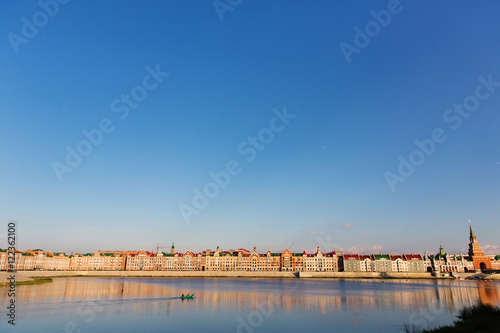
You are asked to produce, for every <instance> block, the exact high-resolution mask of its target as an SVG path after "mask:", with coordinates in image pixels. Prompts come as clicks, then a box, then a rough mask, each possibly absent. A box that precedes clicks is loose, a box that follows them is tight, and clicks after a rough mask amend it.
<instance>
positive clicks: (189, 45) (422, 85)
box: [0, 0, 500, 253]
mask: <svg viewBox="0 0 500 333" xmlns="http://www.w3.org/2000/svg"><path fill="white" fill-rule="evenodd" d="M223 2H224V3H225V1H223ZM388 3H389V2H388V1H370V2H354V1H343V2H341V1H338V2H337V1H335V2H334V1H315V2H314V3H311V2H306V1H242V2H241V4H239V5H237V6H235V7H232V8H231V9H232V11H229V10H228V11H225V12H224V13H222V14H221V15H222V17H223V20H221V19H220V17H219V14H218V13H217V11H216V9H215V8H214V6H213V3H212V1H146V2H139V1H136V2H133V1H108V2H101V1H90V2H89V1H75V0H73V1H70V2H69V3H67V4H64V5H59V8H58V11H57V13H55V14H54V11H55V9H54V7H49V11H50V10H52V14H53V17H49V16H48V15H45V18H47V20H46V21H47V22H44V21H43V20H44V14H37V13H38V12H40V11H41V10H42V8H41V7H40V5H39V4H38V3H37V2H36V1H13V0H9V1H2V2H1V3H0V32H1V36H2V39H1V47H0V62H1V64H2V70H1V72H0V73H1V74H0V115H1V120H0V154H1V155H0V221H4V222H2V223H3V224H4V225H5V226H4V227H2V228H3V230H1V229H0V234H1V233H5V232H6V228H7V227H6V223H7V221H8V220H16V221H18V225H19V227H18V240H19V241H18V246H19V247H20V248H21V249H27V248H43V249H46V250H52V251H67V252H72V251H74V252H91V251H97V250H103V249H110V250H114V249H121V250H126V249H138V250H139V249H142V248H144V249H152V248H153V246H155V245H156V243H157V242H158V243H160V245H167V246H169V245H170V244H171V243H172V242H175V244H176V247H177V248H178V249H179V250H183V251H184V250H187V249H192V250H195V251H199V250H203V249H207V248H212V249H214V248H215V247H216V246H217V245H220V246H221V248H223V249H229V248H238V247H245V248H251V247H253V246H254V245H256V246H257V247H258V249H259V250H261V251H265V250H267V249H271V250H278V249H283V248H285V247H288V246H289V245H290V244H291V243H294V245H293V250H297V251H298V250H302V249H307V250H308V251H309V250H311V249H313V248H315V247H316V246H318V245H321V246H322V247H323V244H330V245H331V246H332V247H333V248H335V249H344V250H346V251H360V252H371V251H372V250H374V251H376V252H390V253H392V252H418V251H421V252H424V251H437V249H438V247H439V245H440V244H442V245H443V246H444V247H445V249H446V250H448V251H449V252H459V251H466V247H467V243H468V224H467V223H468V220H469V219H471V220H472V223H473V226H474V229H475V231H476V234H477V236H478V239H479V241H480V243H481V244H482V245H483V246H486V245H488V250H489V251H490V252H491V251H493V252H497V253H500V248H497V249H496V250H495V248H494V247H495V246H500V241H499V237H498V236H499V235H500V223H499V222H500V221H499V219H500V202H499V194H500V145H499V139H500V87H493V88H491V87H490V88H491V89H492V90H494V89H498V90H496V91H493V92H490V94H489V97H488V98H486V99H484V100H481V101H480V103H479V106H478V108H477V110H476V111H474V112H471V113H470V116H469V117H468V118H466V119H465V118H463V119H462V123H461V126H460V127H459V128H457V129H453V127H452V125H455V124H456V123H455V121H453V122H450V121H448V122H447V121H445V120H444V118H443V115H444V114H445V113H446V110H447V109H449V108H452V107H453V104H455V103H463V102H464V99H466V98H467V97H468V96H472V95H474V94H475V89H476V87H477V86H478V84H480V81H478V77H479V76H483V77H484V78H485V79H487V78H488V75H490V74H491V75H492V80H493V81H495V82H499V81H500V66H499V59H500V40H499V38H498V36H499V33H500V20H498V12H499V11H500V4H499V3H497V2H494V1H479V2H478V1H460V2H459V3H457V2H453V1H444V2H439V3H436V2H431V1H412V2H410V1H407V0H402V1H401V3H400V6H399V7H398V13H396V14H391V21H390V22H389V23H388V24H385V25H386V26H385V27H380V31H375V32H373V31H372V32H371V34H372V35H374V36H373V37H371V38H370V42H369V44H368V45H366V46H365V47H362V48H358V52H357V53H353V54H351V56H350V60H351V62H350V63H348V62H347V61H346V57H345V56H344V54H343V52H342V49H341V47H340V45H341V43H347V44H350V45H352V46H353V47H354V46H355V44H354V38H355V35H356V31H355V29H354V28H355V27H360V29H361V30H364V29H365V25H366V24H367V23H369V22H370V21H373V20H374V17H373V16H372V15H371V14H370V12H371V11H372V10H374V11H376V12H379V11H380V10H385V9H387V7H388ZM34 16H35V17H34ZM23 17H26V20H27V21H28V23H29V24H32V23H33V20H34V19H35V20H38V21H37V22H38V24H39V25H41V27H39V28H38V31H37V32H36V33H33V31H30V30H29V27H28V28H27V27H25V28H24V30H25V31H24V33H25V34H26V33H27V34H28V37H29V38H25V37H23V25H25V24H26V23H25V22H26V21H23ZM44 23H46V24H44ZM369 26H370V25H369ZM372 27H373V24H372ZM9 33H12V34H10V35H9ZM30 33H31V35H30ZM13 34H15V35H16V36H18V37H19V38H25V39H24V40H23V42H19V40H21V39H19V38H18V39H15V40H16V41H17V44H16V42H12V40H13V39H12V38H13V37H12V36H13ZM9 36H10V37H9ZM16 38H17V37H16ZM358 42H359V41H358ZM365 42H366V41H365ZM13 45H14V46H13ZM344 45H345V44H344ZM16 48H17V53H16V52H15V51H16ZM147 66H149V67H150V68H151V69H152V70H154V69H156V67H157V66H159V69H160V71H161V72H168V73H169V75H168V76H166V77H163V78H160V80H162V82H160V83H159V84H158V85H157V87H156V88H155V89H153V90H150V91H147V97H146V98H145V99H144V100H143V101H140V102H139V103H138V105H137V106H136V107H135V108H133V109H132V108H129V111H130V112H129V114H128V116H127V117H126V118H124V119H120V115H122V113H120V112H118V113H116V112H113V108H112V107H111V104H112V103H113V102H114V101H115V100H116V99H120V98H121V96H122V94H124V95H127V94H131V91H132V90H133V89H134V87H136V86H142V84H143V78H144V77H145V76H146V75H147V74H148V71H147V70H146V67H147ZM147 82H148V83H149V84H150V85H152V84H153V83H155V82H156V81H154V80H153V79H150V80H149V81H147ZM140 89H142V88H139V90H137V89H136V93H138V91H139V92H140ZM481 89H482V90H481V91H482V93H483V94H484V93H486V92H488V90H487V88H485V87H483V88H481ZM137 96H139V95H137ZM118 102H119V104H117V105H115V107H117V106H121V107H124V106H125V105H126V104H125V102H121V101H120V100H118ZM284 107H286V109H287V111H288V113H290V114H293V115H295V116H296V117H295V118H294V119H293V120H290V121H289V124H288V125H286V126H285V127H284V129H283V130H282V131H281V132H279V133H275V134H274V139H273V140H271V141H270V142H269V143H268V144H266V145H265V149H263V150H262V151H259V152H258V154H257V155H256V157H255V159H254V160H253V161H251V162H248V161H247V158H248V156H249V155H242V154H240V153H239V152H238V146H239V145H240V144H241V143H242V142H244V141H246V140H248V139H247V138H248V136H255V135H257V134H258V133H259V132H260V131H262V130H263V129H264V128H266V127H269V123H270V121H271V119H272V118H273V117H274V116H275V114H274V113H273V109H275V108H276V109H277V110H280V111H281V110H283V108H284ZM115 111H116V110H115ZM454 116H455V117H456V116H457V114H455V113H454ZM106 118H107V119H109V120H110V121H111V122H112V126H114V127H113V128H114V130H113V131H112V132H111V133H108V134H104V135H103V139H102V143H101V144H98V145H97V146H94V147H93V148H92V152H91V153H90V154H89V155H88V156H85V157H83V158H82V162H81V163H80V164H79V165H78V166H77V167H75V168H74V170H73V171H72V172H71V173H65V174H64V175H62V181H59V180H58V177H57V176H56V174H55V172H54V169H53V163H54V161H56V162H58V163H61V164H64V163H65V159H66V154H67V151H66V147H67V146H69V147H71V148H72V149H76V147H77V145H78V143H79V142H80V141H82V140H85V136H84V135H83V134H82V131H83V130H91V129H94V128H98V127H99V124H100V122H101V120H102V119H106ZM435 128H441V129H442V130H443V131H444V134H445V135H446V136H447V140H446V141H445V142H443V143H440V144H436V148H435V151H434V152H433V153H432V154H430V156H428V157H425V160H424V162H423V163H422V164H421V165H420V166H417V167H415V170H414V171H413V173H412V174H411V175H410V176H408V177H406V180H405V181H404V182H398V183H396V185H395V190H394V191H391V189H390V186H388V183H387V181H386V178H385V176H384V174H385V173H386V172H387V171H389V172H392V173H394V174H397V172H398V171H397V170H398V165H399V163H400V162H399V160H398V157H399V156H400V155H401V156H403V157H405V158H408V157H409V155H410V154H411V152H412V151H413V150H415V149H417V148H418V147H417V146H416V145H415V143H414V140H416V139H418V140H423V139H428V138H430V137H431V133H432V131H433V130H434V129H435ZM266 133H268V132H266ZM248 147H249V146H247V148H248ZM231 160H235V161H237V162H238V163H239V166H240V168H241V172H240V173H239V174H238V175H234V176H232V177H231V181H230V183H229V185H228V186H227V187H225V188H223V189H221V190H220V193H219V194H218V195H217V196H216V197H215V198H212V199H210V203H209V204H208V206H207V207H206V208H203V209H201V210H199V214H198V215H192V216H191V218H190V220H191V223H189V224H187V223H185V221H184V219H183V217H182V215H181V213H180V210H179V205H180V204H186V205H191V206H192V200H193V196H194V194H193V188H198V189H203V187H204V185H205V184H207V183H208V182H210V181H211V178H210V176H209V172H210V171H219V170H223V169H225V168H226V163H227V162H228V161H231ZM2 241H3V242H4V241H5V239H2ZM0 246H1V247H4V246H5V243H3V244H2V245H0ZM324 250H330V249H324Z"/></svg>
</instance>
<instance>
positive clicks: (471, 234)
mask: <svg viewBox="0 0 500 333" xmlns="http://www.w3.org/2000/svg"><path fill="white" fill-rule="evenodd" d="M469 228H470V236H469V240H470V242H471V243H476V242H477V238H476V235H475V234H474V230H472V224H471V223H470V220H469Z"/></svg>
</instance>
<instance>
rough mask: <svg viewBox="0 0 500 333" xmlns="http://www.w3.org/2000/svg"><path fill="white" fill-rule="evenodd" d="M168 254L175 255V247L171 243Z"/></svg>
mask: <svg viewBox="0 0 500 333" xmlns="http://www.w3.org/2000/svg"><path fill="white" fill-rule="evenodd" d="M170 254H172V255H173V254H175V246H174V243H172V249H171V250H170Z"/></svg>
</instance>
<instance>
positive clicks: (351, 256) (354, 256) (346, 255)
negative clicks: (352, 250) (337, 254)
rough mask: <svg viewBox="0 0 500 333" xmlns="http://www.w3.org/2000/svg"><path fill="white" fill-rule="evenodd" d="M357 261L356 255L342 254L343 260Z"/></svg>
mask: <svg viewBox="0 0 500 333" xmlns="http://www.w3.org/2000/svg"><path fill="white" fill-rule="evenodd" d="M350 258H352V259H359V255H357V254H344V259H350Z"/></svg>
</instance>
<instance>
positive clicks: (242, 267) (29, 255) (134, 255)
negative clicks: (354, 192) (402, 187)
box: [0, 226, 500, 273]
mask: <svg viewBox="0 0 500 333" xmlns="http://www.w3.org/2000/svg"><path fill="white" fill-rule="evenodd" d="M9 256H10V257H12V252H11V253H9V251H7V250H2V249H0V270H4V271H6V270H9ZM11 261H12V260H11ZM15 269H16V270H17V271H24V270H48V271H67V270H70V271H291V272H338V271H344V272H408V273H411V272H441V273H453V272H472V271H478V270H486V269H493V270H500V255H497V256H488V255H484V253H483V251H482V250H481V246H480V245H479V243H478V242H477V238H476V236H475V234H474V231H473V230H472V226H471V227H470V244H469V253H468V255H467V256H465V255H449V254H447V253H445V252H444V250H443V248H442V247H441V248H440V249H439V252H438V253H437V254H435V255H426V254H424V255H420V254H403V255H390V254H370V255H363V254H352V253H351V254H344V253H342V252H336V251H333V252H326V253H323V252H322V251H321V249H320V248H319V247H318V248H317V250H316V252H315V253H309V254H308V253H306V252H305V251H303V252H298V253H295V252H290V251H289V250H288V249H287V250H285V251H283V252H281V253H278V252H271V251H267V252H265V253H258V252H257V249H256V248H255V247H254V249H253V251H248V250H246V249H238V250H237V251H236V250H229V251H222V250H220V248H219V247H217V249H216V250H215V251H211V250H206V251H203V252H198V253H194V252H192V251H186V252H184V253H181V252H176V251H175V247H174V245H173V244H172V248H171V251H170V252H168V253H167V252H160V251H158V249H157V251H156V252H154V251H144V250H141V251H98V252H96V253H87V254H74V255H66V254H65V253H52V252H44V251H42V250H40V249H36V250H28V251H24V252H22V251H16V252H15Z"/></svg>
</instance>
